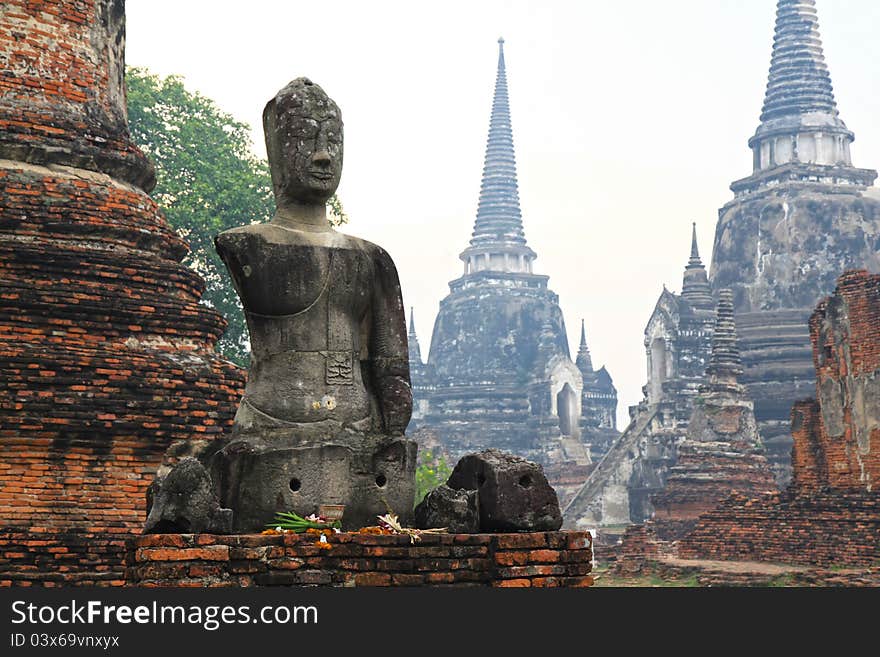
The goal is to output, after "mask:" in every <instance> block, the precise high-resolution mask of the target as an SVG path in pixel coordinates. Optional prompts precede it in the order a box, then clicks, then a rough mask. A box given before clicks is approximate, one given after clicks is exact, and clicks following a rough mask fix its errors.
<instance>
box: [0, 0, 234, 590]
mask: <svg viewBox="0 0 880 657" xmlns="http://www.w3.org/2000/svg"><path fill="white" fill-rule="evenodd" d="M124 26H125V12H124V3H123V2H122V1H121V0H44V1H42V2H35V1H32V0H8V1H7V2H4V4H3V10H2V11H0V62H2V64H3V67H2V68H3V71H2V74H0V379H2V381H3V385H2V387H0V450H2V453H3V457H2V463H0V585H10V584H13V585H30V584H33V583H42V584H47V585H51V584H57V583H65V584H94V583H101V584H121V583H122V581H123V554H124V549H125V545H124V543H125V539H126V538H127V537H128V536H129V535H131V534H133V533H136V532H140V530H141V527H142V525H143V521H144V508H145V500H144V494H145V490H146V487H147V485H148V484H149V483H150V481H151V480H152V478H153V475H154V474H155V472H156V469H157V467H158V466H159V463H160V460H161V457H162V454H163V453H164V452H165V450H166V448H167V447H168V446H169V445H170V444H171V443H172V442H173V441H191V440H193V439H210V438H212V437H214V436H216V435H219V434H220V433H221V432H222V431H223V430H224V428H225V427H226V426H227V425H229V424H230V422H231V418H232V414H233V413H234V411H235V406H236V404H237V400H238V397H239V394H240V389H241V387H242V385H243V374H242V372H241V371H240V370H239V369H238V368H236V367H234V366H233V365H231V364H230V363H227V362H225V361H223V360H222V359H220V358H219V357H218V356H217V355H215V353H214V344H215V342H216V340H217V339H218V337H219V336H220V335H221V333H222V331H223V329H224V326H225V322H224V320H223V319H222V318H221V317H220V316H219V315H218V314H217V313H216V312H214V311H213V310H211V309H209V308H207V307H205V306H203V305H199V297H200V295H201V293H202V290H203V282H202V281H201V279H200V278H199V277H198V276H197V275H196V274H195V273H194V272H192V271H190V270H189V269H187V268H185V267H183V266H182V265H181V264H180V261H181V259H182V258H183V257H184V255H185V254H186V252H187V246H186V244H185V243H184V242H183V241H182V240H181V239H180V238H179V237H177V235H176V234H175V233H174V232H173V230H172V229H171V228H170V227H169V226H168V224H167V222H166V221H165V219H164V217H163V216H162V214H161V212H160V211H159V209H158V208H157V206H156V204H155V203H154V202H153V201H152V200H151V199H150V197H149V196H148V195H147V192H148V191H149V190H150V189H151V188H152V186H153V184H154V173H153V169H152V166H151V165H150V163H149V162H148V161H147V160H146V158H145V157H144V156H143V154H142V153H141V152H140V151H139V150H138V149H137V147H136V146H135V145H134V144H133V143H132V142H131V141H130V139H129V133H128V126H127V118H126V106H125V89H124V57H123V55H124V45H125V27H124Z"/></svg>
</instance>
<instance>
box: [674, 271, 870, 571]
mask: <svg viewBox="0 0 880 657" xmlns="http://www.w3.org/2000/svg"><path fill="white" fill-rule="evenodd" d="M878 326H880V275H874V274H869V273H868V272H866V271H864V270H861V271H848V272H846V273H845V274H843V275H842V276H841V277H840V279H839V280H838V285H837V288H836V290H835V291H834V294H832V295H831V296H830V297H828V298H827V299H825V300H824V301H822V302H821V303H820V304H819V306H818V308H816V311H815V312H814V313H813V315H812V317H811V318H810V323H809V327H810V338H811V342H812V347H813V362H814V365H815V370H816V375H817V379H816V384H815V386H816V388H815V390H816V399H815V400H808V401H803V402H799V403H798V404H796V405H795V407H794V408H793V409H792V414H791V415H792V436H793V438H794V447H793V449H792V461H793V465H794V472H793V478H792V483H791V485H790V486H789V487H788V489H787V490H786V491H785V492H783V493H781V494H778V495H771V496H765V497H760V498H756V499H748V498H747V497H746V496H744V495H737V496H735V497H732V498H730V499H728V500H726V501H725V502H724V503H723V504H722V505H721V506H720V507H718V508H717V509H716V510H714V511H712V512H710V513H708V514H706V515H704V516H702V517H701V518H700V520H699V521H698V522H697V524H696V527H695V528H694V530H693V531H692V532H691V533H690V534H689V535H688V536H687V537H685V538H684V539H683V540H682V542H681V544H680V548H679V552H680V554H681V556H685V557H691V558H709V559H719V558H721V559H739V560H752V561H754V560H765V561H787V562H805V563H819V564H836V565H860V566H866V565H871V564H876V562H877V561H878V559H880V493H878V491H877V488H876V482H877V481H878V478H880V402H878V400H880V390H878V385H880V384H878V381H880V331H878Z"/></svg>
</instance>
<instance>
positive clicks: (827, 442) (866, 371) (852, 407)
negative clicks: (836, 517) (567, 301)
mask: <svg viewBox="0 0 880 657" xmlns="http://www.w3.org/2000/svg"><path fill="white" fill-rule="evenodd" d="M810 337H811V340H812V343H813V362H814V363H815V366H816V377H817V379H818V381H817V398H818V399H819V409H818V411H819V412H818V413H812V412H807V411H806V410H805V407H803V406H798V407H797V408H798V412H800V413H801V414H802V415H803V418H804V420H805V422H804V423H802V428H800V430H799V431H796V434H795V438H796V439H797V440H800V441H801V444H799V445H796V446H795V454H796V455H797V456H798V457H799V458H800V459H802V462H803V465H804V466H805V467H806V468H808V470H810V471H811V472H810V473H809V474H808V473H807V472H804V473H795V478H796V480H798V474H800V475H801V476H800V479H799V481H800V482H801V483H802V484H803V485H805V486H806V485H828V486H831V487H833V488H838V489H862V490H865V489H868V490H870V489H871V488H873V487H875V486H876V485H877V483H880V426H876V427H874V426H873V425H872V424H870V423H866V418H865V417H863V416H861V415H860V414H859V410H858V408H856V407H857V405H859V403H860V401H861V400H859V399H858V397H859V394H858V392H857V390H858V388H859V387H860V385H861V384H860V383H859V381H858V379H862V380H864V379H865V378H866V377H871V376H880V275H874V274H869V273H868V272H867V271H863V270H855V271H847V272H845V273H844V274H843V275H842V276H841V277H840V278H839V279H838V281H837V289H836V290H835V291H834V294H833V295H832V296H830V297H828V298H827V299H825V300H823V301H822V302H821V303H820V304H819V306H818V307H817V308H816V311H815V312H814V313H813V315H812V317H811V318H810ZM829 383H833V384H836V385H838V386H840V388H841V390H843V391H844V392H843V395H844V397H843V424H844V433H843V435H842V436H833V435H829V430H828V427H826V426H825V422H824V420H823V418H822V414H823V410H825V409H823V408H822V397H821V393H820V390H821V388H822V386H823V384H824V385H828V384H829ZM870 419H871V420H874V421H878V420H880V418H870ZM796 420H797V418H796ZM858 431H865V432H870V442H869V449H868V450H867V453H865V451H864V449H860V448H859V446H858V441H857V435H856V434H857V432H858ZM811 451H812V452H813V454H812V455H809V454H808V452H811Z"/></svg>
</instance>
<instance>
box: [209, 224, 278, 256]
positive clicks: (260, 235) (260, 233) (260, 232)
mask: <svg viewBox="0 0 880 657" xmlns="http://www.w3.org/2000/svg"><path fill="white" fill-rule="evenodd" d="M277 232H278V229H277V228H275V227H273V226H271V225H270V224H250V225H246V226H236V227H235V228H229V229H227V230H224V231H223V232H222V233H219V234H218V235H217V236H215V237H214V245H215V246H216V247H217V250H218V251H219V250H224V251H230V250H233V251H234V250H236V248H238V247H240V246H243V245H245V244H250V243H253V242H254V241H255V240H261V239H262V240H265V241H272V239H273V237H276V233H277Z"/></svg>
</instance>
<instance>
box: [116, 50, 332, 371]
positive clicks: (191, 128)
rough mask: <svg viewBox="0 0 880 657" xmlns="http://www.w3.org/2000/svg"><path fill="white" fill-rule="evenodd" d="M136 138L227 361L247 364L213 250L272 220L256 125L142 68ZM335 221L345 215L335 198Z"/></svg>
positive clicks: (234, 299)
mask: <svg viewBox="0 0 880 657" xmlns="http://www.w3.org/2000/svg"><path fill="white" fill-rule="evenodd" d="M126 85H127V95H128V120H129V125H130V127H131V134H132V138H133V140H134V141H135V143H136V144H137V145H138V146H140V147H141V148H142V149H143V151H144V153H146V155H147V156H148V157H149V158H150V159H151V160H153V163H154V164H155V165H156V178H157V184H156V189H155V190H154V191H153V192H152V196H153V198H154V199H155V200H156V202H157V203H158V204H159V206H160V207H161V208H162V210H163V212H164V213H165V216H166V217H167V218H168V222H169V223H170V224H171V226H173V227H174V229H175V230H176V231H177V232H178V233H179V234H180V235H181V236H182V237H183V238H184V239H186V240H187V241H188V242H189V245H190V249H191V251H190V254H189V255H188V256H187V258H186V260H185V261H184V262H185V264H186V265H188V266H189V267H191V268H193V269H194V270H195V271H197V272H198V273H199V275H201V277H202V278H203V279H204V280H205V286H206V287H205V293H204V295H203V296H202V302H203V303H205V304H206V305H208V306H211V307H213V308H215V309H216V310H217V311H218V312H220V313H221V314H222V315H223V316H224V317H225V318H226V319H227V321H228V322H229V326H228V328H227V329H226V333H224V335H223V337H222V338H221V339H220V341H219V342H218V344H217V349H218V351H219V352H220V353H221V354H223V356H225V357H226V358H228V359H230V360H232V361H233V362H236V363H238V364H239V365H247V362H248V359H249V347H248V335H247V326H246V324H245V321H244V315H243V313H242V309H241V304H240V302H239V300H238V295H237V294H236V293H235V290H234V288H233V287H232V281H231V280H230V278H229V275H228V273H227V271H226V268H225V266H224V265H223V262H222V261H221V260H220V258H219V256H218V255H217V252H216V251H215V249H214V236H215V235H217V233H219V232H221V231H223V230H226V229H227V228H232V227H235V226H241V225H244V224H248V223H257V222H261V221H266V220H268V219H270V218H271V216H272V214H273V213H274V211H275V201H274V198H273V196H272V180H271V177H270V174H269V167H268V164H267V163H266V161H265V160H262V159H260V158H258V157H257V156H256V155H254V153H253V151H252V142H251V137H250V127H249V126H248V125H247V124H246V123H243V122H241V121H237V120H236V119H234V118H233V117H232V116H230V115H229V114H227V113H226V112H224V111H222V110H221V109H220V108H219V107H217V105H216V103H215V102H214V101H213V100H211V99H209V98H206V97H205V96H202V95H201V94H199V93H197V92H191V91H188V90H187V89H186V88H185V86H184V84H183V78H181V77H180V76H178V75H171V76H169V77H166V78H160V77H159V76H156V75H154V74H152V73H150V72H149V71H148V70H146V69H143V68H133V67H130V68H129V69H128V70H127V73H126ZM330 215H331V222H332V223H334V224H337V225H338V224H340V223H344V222H345V221H346V217H345V214H344V211H343V209H342V206H341V204H340V203H339V200H338V198H337V197H335V196H334V197H333V199H331V202H330Z"/></svg>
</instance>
